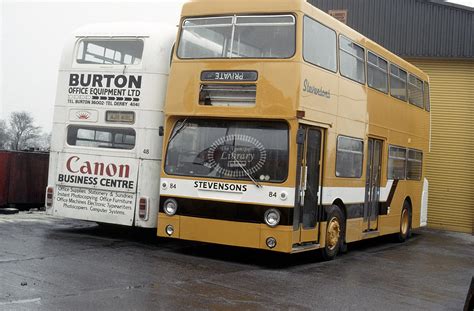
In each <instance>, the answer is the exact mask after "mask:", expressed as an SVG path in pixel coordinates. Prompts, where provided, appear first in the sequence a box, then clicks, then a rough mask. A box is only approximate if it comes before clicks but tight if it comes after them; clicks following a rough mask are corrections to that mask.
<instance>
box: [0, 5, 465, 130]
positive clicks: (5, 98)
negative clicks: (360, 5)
mask: <svg viewBox="0 0 474 311" xmlns="http://www.w3.org/2000/svg"><path fill="white" fill-rule="evenodd" d="M183 1H184V0H155V1H153V2H152V1H146V2H143V1H142V2H135V1H134V2H131V1H126V2H124V1H114V0H107V1H102V2H97V1H73V0H68V1H61V2H60V1H49V2H39V1H31V0H26V1H25V0H22V1H18V0H0V3H1V5H0V17H1V24H0V34H1V36H0V59H1V63H0V66H1V67H0V73H1V74H0V119H7V117H8V115H9V114H10V113H11V112H12V111H22V110H25V111H30V112H31V113H32V114H33V116H34V118H35V120H36V122H37V123H38V125H40V126H41V127H43V129H44V130H45V131H48V132H49V131H50V130H51V123H52V118H53V106H54V100H55V96H56V83H57V71H58V66H59V59H60V55H61V50H62V47H63V43H64V41H65V39H66V38H68V36H69V35H70V34H71V33H72V32H73V31H74V30H75V29H76V28H78V27H79V26H82V25H84V24H89V23H99V22H119V21H147V22H166V23H175V24H177V22H178V20H179V14H180V7H181V3H182V2H183ZM451 2H455V3H459V4H463V5H467V6H471V7H474V0H455V1H451Z"/></svg>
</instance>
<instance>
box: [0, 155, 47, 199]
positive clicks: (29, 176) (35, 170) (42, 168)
mask: <svg viewBox="0 0 474 311" xmlns="http://www.w3.org/2000/svg"><path fill="white" fill-rule="evenodd" d="M48 165H49V154H48V153H45V152H13V151H0V206H5V205H15V206H18V205H19V206H29V207H36V206H37V207H42V206H44V196H45V190H46V186H47V184H48Z"/></svg>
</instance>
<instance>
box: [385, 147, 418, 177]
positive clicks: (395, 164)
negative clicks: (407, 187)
mask: <svg viewBox="0 0 474 311" xmlns="http://www.w3.org/2000/svg"><path fill="white" fill-rule="evenodd" d="M422 160H423V152H421V151H418V150H414V149H406V148H403V147H396V146H390V147H389V150H388V175H387V178H388V179H409V180H420V179H421V175H422Z"/></svg>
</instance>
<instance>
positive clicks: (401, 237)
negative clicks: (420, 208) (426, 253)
mask: <svg viewBox="0 0 474 311" xmlns="http://www.w3.org/2000/svg"><path fill="white" fill-rule="evenodd" d="M410 235H411V209H410V204H409V203H408V202H406V201H405V203H404V204H403V208H402V214H401V216H400V232H398V236H397V238H398V241H399V242H405V241H406V240H407V239H408V238H409V237H410Z"/></svg>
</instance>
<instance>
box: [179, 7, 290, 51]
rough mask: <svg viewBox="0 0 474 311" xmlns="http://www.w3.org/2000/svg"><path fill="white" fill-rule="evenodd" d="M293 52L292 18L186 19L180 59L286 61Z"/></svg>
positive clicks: (279, 16)
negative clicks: (277, 59) (262, 59)
mask: <svg viewBox="0 0 474 311" xmlns="http://www.w3.org/2000/svg"><path fill="white" fill-rule="evenodd" d="M294 53H295V17H294V16H293V15H265V16H219V17H203V18H187V19H185V20H184V22H183V25H182V32H181V36H180V39H179V47H178V57H180V58H189V59H193V58H289V57H291V56H293V54H294Z"/></svg>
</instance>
